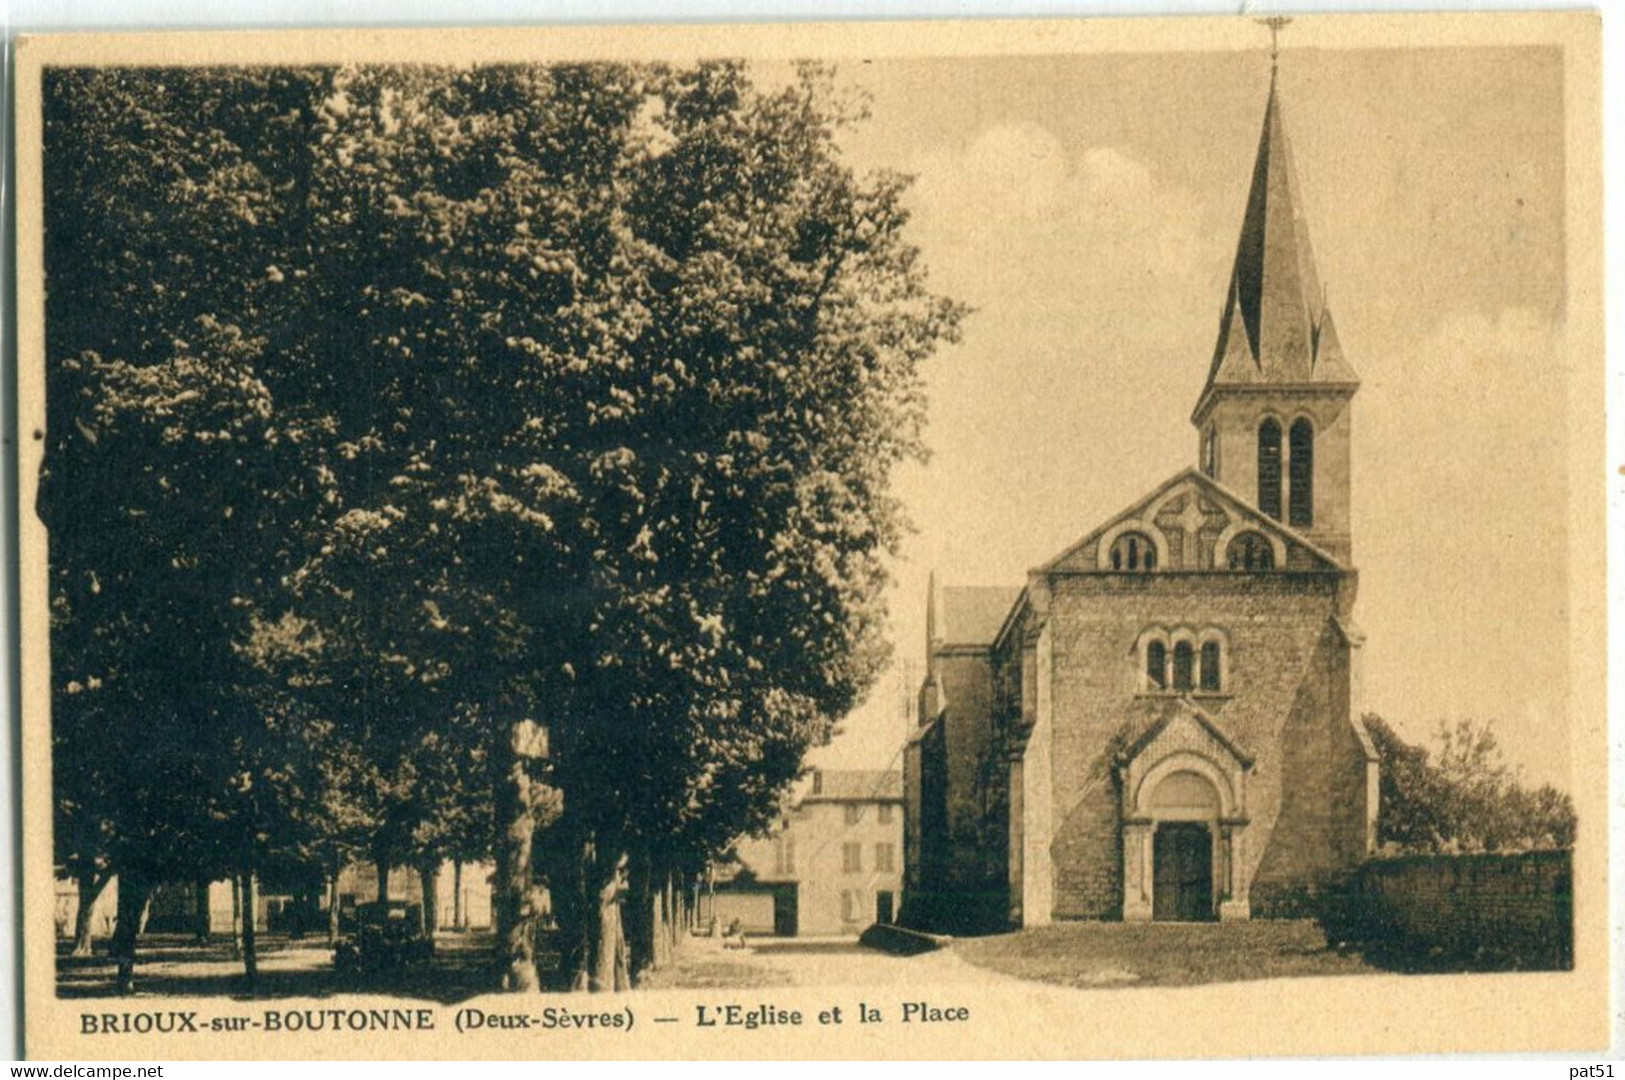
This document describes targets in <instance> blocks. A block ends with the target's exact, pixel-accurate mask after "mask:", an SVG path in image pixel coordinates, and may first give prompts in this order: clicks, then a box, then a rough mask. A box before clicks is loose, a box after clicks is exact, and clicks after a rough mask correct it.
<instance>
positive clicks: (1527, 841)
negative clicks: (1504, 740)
mask: <svg viewBox="0 0 1625 1080" xmlns="http://www.w3.org/2000/svg"><path fill="white" fill-rule="evenodd" d="M1365 725H1366V730H1367V731H1369V732H1370V733H1371V739H1372V742H1374V743H1375V744H1376V747H1377V753H1378V756H1379V758H1380V764H1381V767H1382V780H1381V788H1382V790H1381V803H1380V806H1381V809H1380V811H1379V814H1378V817H1377V842H1378V844H1379V845H1380V846H1381V847H1382V848H1383V849H1384V850H1386V851H1389V852H1399V853H1410V852H1441V851H1518V850H1527V849H1531V848H1566V847H1570V846H1572V845H1573V843H1574V830H1575V815H1574V802H1573V800H1572V799H1571V798H1570V797H1569V796H1568V795H1567V794H1565V793H1563V792H1561V791H1559V790H1558V789H1557V788H1555V787H1553V786H1552V785H1550V784H1543V785H1541V786H1540V787H1539V788H1535V789H1530V788H1527V787H1525V786H1524V785H1523V784H1522V783H1520V782H1519V781H1518V780H1517V778H1516V777H1515V776H1514V775H1513V773H1512V772H1511V770H1510V769H1509V768H1508V767H1507V765H1506V763H1505V762H1504V761H1503V759H1502V757H1501V751H1500V747H1499V744H1498V743H1497V742H1496V739H1495V734H1494V731H1493V729H1492V728H1491V726H1490V725H1488V724H1478V723H1474V722H1473V721H1470V720H1462V721H1458V722H1457V723H1456V724H1455V725H1453V726H1452V725H1448V724H1444V723H1441V724H1440V725H1439V729H1438V732H1437V734H1436V736H1435V746H1434V748H1433V749H1431V750H1430V749H1428V748H1427V747H1423V746H1415V745H1412V744H1410V743H1407V742H1406V741H1405V740H1403V739H1401V738H1400V737H1399V736H1398V735H1397V734H1396V733H1395V732H1394V730H1393V728H1392V727H1391V726H1389V724H1388V723H1387V721H1385V720H1384V719H1383V718H1382V717H1380V716H1376V715H1372V714H1368V715H1367V716H1366V717H1365Z"/></svg>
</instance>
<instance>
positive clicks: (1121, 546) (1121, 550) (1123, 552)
mask: <svg viewBox="0 0 1625 1080" xmlns="http://www.w3.org/2000/svg"><path fill="white" fill-rule="evenodd" d="M1156 568H1157V549H1156V547H1155V545H1153V544H1152V543H1151V538H1150V537H1148V536H1146V535H1145V534H1144V533H1137V532H1131V533H1124V534H1123V535H1122V536H1119V537H1118V538H1117V539H1116V540H1114V541H1112V569H1113V570H1131V571H1133V570H1155V569H1156Z"/></svg>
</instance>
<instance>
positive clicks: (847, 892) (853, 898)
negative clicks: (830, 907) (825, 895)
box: [841, 889, 858, 922]
mask: <svg viewBox="0 0 1625 1080" xmlns="http://www.w3.org/2000/svg"><path fill="white" fill-rule="evenodd" d="M841 921H842V922H857V921H858V894H857V893H855V892H853V891H852V890H851V889H842V890H841Z"/></svg>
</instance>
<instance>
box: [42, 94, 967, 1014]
mask: <svg viewBox="0 0 1625 1080" xmlns="http://www.w3.org/2000/svg"><path fill="white" fill-rule="evenodd" d="M50 89H51V91H52V92H51V94H50V95H49V96H50V98H51V102H52V104H51V110H52V112H51V116H52V117H54V123H55V127H54V128H53V127H51V126H48V136H49V145H50V146H54V147H57V148H58V149H57V150H56V151H55V152H54V154H53V153H52V152H51V151H50V150H49V149H48V155H47V158H48V168H54V169H55V170H57V172H58V173H60V174H61V175H60V177H59V178H58V180H59V182H60V183H62V184H63V185H64V189H65V190H66V191H67V192H68V196H67V197H64V198H62V199H58V200H55V201H54V203H53V205H54V206H55V207H56V208H57V209H58V213H57V215H56V216H55V217H53V219H52V220H51V221H50V222H48V223H47V229H48V232H47V243H48V251H49V252H50V255H49V256H48V272H49V273H50V275H51V281H50V282H49V285H50V296H51V303H52V305H53V306H52V309H51V312H50V318H51V322H52V339H51V343H50V349H51V357H52V375H51V387H50V393H51V403H52V415H51V424H52V443H51V451H52V452H51V455H50V457H49V459H48V463H47V481H48V482H47V484H46V486H45V488H44V489H43V491H44V493H43V495H42V512H43V513H44V514H45V516H46V518H47V523H48V525H49V526H50V527H51V529H52V543H53V549H52V558H53V570H54V572H55V575H56V577H55V581H56V586H57V588H56V592H55V594H54V596H53V602H54V604H55V605H56V608H57V610H58V613H59V618H58V621H57V624H56V625H57V635H58V636H57V637H56V638H55V639H54V641H53V645H54V649H55V651H56V653H57V654H58V655H61V656H64V657H67V658H69V659H68V663H67V664H65V665H64V666H62V667H61V668H59V672H58V674H59V680H58V681H59V685H60V688H61V689H60V690H59V693H58V694H57V697H56V705H57V710H58V717H57V724H58V733H59V735H60V736H61V739H60V742H62V743H71V747H68V752H64V753H61V754H59V762H58V777H57V780H58V787H59V793H67V794H71V795H72V798H71V799H59V803H60V805H61V806H62V808H63V813H62V815H61V817H60V820H59V838H63V837H78V836H91V837H96V836H105V835H107V834H108V833H109V831H111V832H112V833H113V834H115V835H117V836H118V837H120V838H121V840H122V839H127V840H128V843H126V844H125V849H124V850H120V849H115V848H110V850H111V851H114V855H113V861H114V862H115V863H121V864H122V863H123V862H124V861H125V860H129V859H133V858H135V857H137V854H136V853H137V852H138V851H139V850H142V849H145V848H146V847H147V846H149V845H150V844H151V843H153V842H154V834H153V832H152V829H151V828H149V827H148V826H152V827H157V826H159V825H162V826H163V827H166V828H169V827H174V828H177V829H179V830H180V831H179V832H177V834H176V836H175V837H174V838H173V840H174V843H172V845H171V846H170V847H169V848H168V849H167V850H170V851H190V850H193V845H192V842H191V839H190V838H191V837H192V836H193V835H194V834H197V835H201V834H202V831H203V829H202V827H201V826H198V825H195V824H193V823H192V817H201V818H202V819H206V820H208V821H210V822H213V823H215V825H214V826H212V827H216V828H218V829H219V830H221V831H222V833H223V835H224V836H225V837H226V839H224V840H222V841H220V844H221V845H222V846H223V851H224V852H225V854H224V855H223V856H222V858H223V859H224V860H225V861H226V862H229V863H230V864H231V865H232V866H234V867H239V868H242V867H247V868H252V866H253V865H254V864H255V863H256V862H257V861H263V860H265V859H268V858H271V857H272V856H276V857H281V856H282V855H283V854H285V852H284V851H283V850H281V849H290V850H293V851H294V853H295V854H300V855H306V856H311V857H318V858H327V859H330V858H333V857H336V856H337V855H338V854H341V853H349V852H353V851H355V850H358V849H360V848H363V847H370V849H371V853H372V855H373V857H375V858H377V859H378V860H379V861H380V862H385V863H388V862H393V861H397V860H398V861H401V862H413V861H422V862H424V863H425V864H426V865H427V863H429V862H430V861H432V859H433V858H434V857H435V856H436V855H439V854H451V855H453V856H456V855H459V854H471V853H476V852H477V851H478V850H479V849H480V848H481V847H482V846H483V843H484V841H486V840H488V839H494V840H495V841H496V848H497V851H496V853H497V855H498V864H499V884H500V885H501V887H502V888H501V893H502V895H501V896H499V898H498V913H499V922H500V924H501V926H500V927H499V928H500V930H501V931H502V934H501V938H502V942H503V949H504V953H505V955H504V958H503V965H502V966H503V968H504V970H505V971H506V973H507V975H506V978H507V981H508V983H509V984H510V985H513V986H520V987H522V986H527V985H532V984H533V983H534V978H535V976H534V972H533V970H531V958H530V956H529V954H528V941H529V939H530V927H529V921H528V920H529V914H530V913H529V910H528V906H527V896H528V894H529V891H530V888H531V882H532V880H533V879H534V878H535V877H537V876H538V875H540V876H542V877H544V878H545V879H546V881H547V883H548V885H549V887H550V888H551V889H552V891H553V894H554V903H555V910H556V911H557V912H558V914H559V916H560V920H561V923H562V924H563V935H564V941H565V953H566V955H567V957H568V958H569V966H570V968H571V971H570V972H569V975H570V977H571V979H572V981H573V982H575V983H576V984H578V985H586V984H587V983H589V982H593V983H595V984H598V985H605V986H609V985H615V984H617V983H618V982H619V981H620V980H621V979H622V978H624V976H625V973H626V972H625V969H626V967H627V963H628V960H630V963H631V966H633V967H638V966H642V965H643V964H646V963H648V962H650V961H651V960H652V959H654V958H655V953H656V951H657V946H656V943H655V941H654V938H655V937H656V936H657V931H656V929H655V927H654V926H653V925H652V924H651V921H650V919H648V918H646V917H645V916H647V915H649V914H650V913H653V912H658V911H659V910H661V907H660V903H659V900H658V897H659V895H662V894H665V895H669V893H670V882H671V880H672V875H673V874H675V873H677V872H679V871H681V870H683V869H684V868H686V867H690V866H693V865H695V864H697V863H698V862H699V861H701V860H703V859H704V858H705V857H706V856H707V855H709V854H711V853H714V852H716V851H718V850H720V849H721V848H723V847H724V846H725V845H726V844H727V843H728V842H729V840H731V838H732V837H733V836H735V835H736V834H738V833H739V832H741V831H743V830H746V829H750V828H753V827H756V826H759V825H760V824H761V823H762V822H763V821H765V820H766V819H767V817H768V816H769V815H771V814H772V812H773V810H774V809H775V807H776V802H777V798H778V795H779V793H780V792H781V790H782V789H783V786H784V785H785V784H786V783H787V782H788V781H789V780H790V779H791V778H793V777H794V775H795V774H796V772H797V771H798V769H799V768H800V765H801V761H802V758H803V755H804V754H805V752H806V750H807V749H808V748H809V747H810V746H813V745H815V744H817V743H818V742H820V741H822V740H823V739H825V738H827V736H828V732H829V730H830V726H831V724H832V721H833V719H834V718H836V717H838V716H840V715H841V714H842V713H843V712H844V711H846V710H847V709H849V708H850V707H851V706H852V705H853V704H854V703H855V702H856V701H857V700H858V699H859V697H860V696H861V695H862V694H863V693H864V692H865V690H866V689H867V686H868V684H869V682H870V681H871V679H872V678H873V675H874V672H875V671H876V669H877V666H878V665H879V663H880V662H881V661H882V660H883V655H882V651H881V646H880V642H881V637H880V634H879V630H880V625H881V622H882V619H883V616H884V612H883V610H882V608H881V606H880V596H881V593H882V586H883V585H884V582H885V574H886V570H885V560H886V557H887V556H888V554H889V553H891V552H893V551H894V550H895V548H896V545H897V543H898V541H899V538H900V536H901V534H902V529H903V522H902V520H901V515H900V513H899V509H898V506H897V503H896V500H895V499H894V497H893V496H892V494H891V491H890V476H891V472H892V469H893V467H894V466H895V465H896V464H897V463H898V462H900V461H902V460H904V459H906V458H908V457H910V456H913V455H917V454H919V453H920V450H921V447H920V429H921V427H922V424H923V419H924V416H923V409H924V404H923V398H922V395H921V391H920V373H919V365H920V363H921V362H922V361H923V360H924V359H925V358H926V357H927V356H928V355H929V354H930V353H931V352H932V351H933V349H934V348H935V347H936V345H937V344H938V343H939V342H940V341H942V340H944V339H946V338H951V337H952V335H953V334H954V332H955V329H956V325H957V321H958V319H959V316H960V311H959V309H958V308H957V307H956V306H955V305H953V304H951V303H949V302H946V301H944V300H941V299H939V298H936V297H933V296H931V295H930V294H929V292H928V291H927V290H926V288H925V285H924V275H923V270H922V269H921V268H920V266H919V265H918V260H917V253H916V252H915V251H914V249H913V248H911V247H910V246H909V245H908V244H907V243H906V242H905V241H904V240H903V238H902V233H901V230H902V227H903V224H904V221H905V215H904V213H903V211H902V209H901V207H900V203H899V197H900V193H901V190H902V183H901V181H899V180H898V179H897V178H895V177H888V176H880V177H871V178H859V177H857V176H855V175H854V174H853V173H852V171H851V170H850V169H849V168H848V167H846V166H845V165H844V164H843V163H842V162H841V160H840V155H839V151H838V145H837V141H836V139H837V131H838V129H839V128H840V127H841V126H842V125H844V124H846V123H848V122H849V121H850V120H852V119H853V117H852V116H850V115H848V113H847V112H845V111H844V110H843V109H842V108H841V107H840V106H839V105H838V104H837V103H836V101H835V98H834V96H833V94H832V92H831V87H830V82H829V79H828V77H827V75H826V74H825V73H823V72H819V71H816V70H812V69H804V70H801V71H799V72H798V73H797V74H796V76H795V77H794V78H792V79H790V80H788V81H785V82H784V83H783V85H781V86H779V87H777V88H773V89H764V88H760V87H758V86H756V85H754V84H753V82H752V80H751V78H750V77H749V75H748V73H747V72H746V71H745V69H744V68H743V67H741V66H740V65H736V64H706V65H701V66H699V67H696V68H692V69H681V70H672V69H667V68H663V67H658V66H625V65H590V66H560V67H482V68H473V69H459V70H452V69H435V68H409V69H408V68H362V69H345V70H338V71H333V70H311V71H266V72H258V73H249V74H246V75H245V74H242V73H224V72H209V71H187V72H181V71H164V72H144V73H139V74H137V73H130V72H111V73H106V72H104V73H77V72H75V73H64V74H63V75H61V76H59V77H58V78H57V80H56V81H55V82H54V83H53V85H52V86H51V87H50ZM92 145H93V146H94V152H93V153H86V152H85V148H86V147H90V146H92ZM155 266H156V267H158V269H157V270H156V271H153V270H152V268H153V267H155ZM149 271H152V272H151V273H150V276H143V275H146V274H148V273H149ZM99 310H111V311H112V314H110V315H109V316H108V317H107V318H105V319H104V318H100V317H97V316H96V315H95V314H94V313H95V312H97V311H99ZM132 477H133V478H135V479H136V480H137V481H138V482H136V483H133V484H132V483H131V478H132ZM114 585H116V589H114V590H113V591H112V592H111V593H110V594H109V592H108V590H109V588H110V587H111V586H114ZM154 631H156V632H157V633H158V635H159V637H160V639H161V640H160V641H154V640H153V633H154ZM176 648H179V649H181V650H195V651H196V652H197V654H198V656H197V659H196V660H195V661H194V662H192V663H191V665H190V666H188V667H183V668H181V669H179V670H180V671H182V672H184V677H183V678H177V677H176V675H177V668H176V667H175V666H174V664H173V663H171V662H170V661H169V658H168V655H167V654H168V653H169V652H170V651H172V650H174V649H176ZM98 665H100V667H105V668H106V669H107V672H106V673H104V674H95V678H96V679H97V680H98V682H97V684H96V693H95V694H94V695H92V694H90V693H87V692H81V691H83V690H84V688H85V687H88V686H90V683H89V682H88V679H89V678H90V677H91V674H92V673H94V672H97V671H98V670H99V667H98ZM115 669H116V670H115ZM115 675H116V676H117V677H116V678H115ZM75 687H78V688H79V689H78V690H75V689H74V688H75ZM92 699H94V701H95V706H96V707H95V709H92V708H90V707H89V703H90V702H91V701H92ZM154 715H161V717H162V721H161V722H162V723H163V724H165V725H169V727H168V728H166V729H165V731H166V738H167V737H168V735H169V734H173V735H175V736H185V735H187V734H188V733H190V734H191V736H193V737H192V738H191V739H190V740H188V739H186V738H184V737H181V738H177V739H176V740H175V741H176V745H177V746H178V747H180V748H181V749H180V751H179V752H180V753H181V755H182V757H183V758H184V759H185V760H184V762H183V764H184V765H185V767H186V768H187V769H189V770H191V771H190V772H189V773H187V774H186V775H188V776H189V777H191V780H190V781H189V782H188V783H187V785H186V786H185V787H181V788H177V789H175V790H176V792H177V793H178V794H177V795H176V796H175V803H176V804H175V805H174V806H170V805H168V804H167V803H165V802H163V801H162V799H155V798H154V796H153V795H152V793H151V792H150V791H148V792H146V794H144V795H143V796H142V798H143V799H144V800H145V801H144V802H142V801H141V800H136V802H137V803H139V804H140V805H141V806H142V809H141V811H140V813H139V814H136V815H134V817H135V818H136V819H138V820H137V822H136V823H135V824H132V823H131V822H129V821H126V820H125V819H126V818H130V817H131V816H132V815H131V813H130V810H129V807H130V806H131V805H133V804H132V803H131V800H130V799H129V798H127V797H126V796H124V795H122V794H120V795H115V796H113V797H112V798H110V799H109V798H107V797H106V781H107V779H108V778H109V777H113V778H116V777H119V776H121V775H123V774H125V773H128V772H135V773H138V774H142V775H145V774H146V773H147V772H148V771H150V770H148V769H147V768H146V767H145V766H139V765H138V766H135V767H134V768H132V767H131V766H130V764H129V762H128V761H127V760H125V759H123V758H117V757H116V758H113V759H112V763H111V764H110V765H109V767H108V768H106V769H97V768H94V767H92V768H89V769H81V768H80V766H79V764H78V763H77V759H78V757H80V756H82V755H78V754H76V753H75V752H73V751H75V750H77V748H79V747H81V746H83V745H86V744H85V741H84V740H85V739H87V738H89V737H90V736H89V730H90V729H91V728H93V727H95V726H96V725H98V724H101V725H106V726H109V727H111V728H115V729H117V730H116V731H114V732H112V733H111V734H110V738H111V739H112V740H113V741H114V742H113V744H114V745H123V746H130V745H133V744H134V742H135V741H138V740H139V739H140V738H141V736H140V735H137V734H135V732H136V731H137V730H138V729H139V728H140V727H141V726H142V725H144V724H150V723H151V719H150V718H151V717H152V716H154ZM171 729H173V730H171ZM120 739H124V740H130V741H129V742H125V743H122V744H121V743H118V742H117V740H120ZM544 751H545V760H544ZM81 772H83V773H84V775H83V776H81V775H80V773H81ZM147 786H148V788H157V789H163V785H162V784H161V783H160V784H156V785H155V784H151V783H149V784H148V785H147ZM165 790H167V789H165ZM166 797H167V796H166ZM97 808H101V811H107V810H108V809H109V808H111V810H110V816H111V818H112V819H117V820H116V822H115V824H116V827H111V828H110V827H109V826H108V825H107V823H106V819H105V818H104V817H98V813H100V812H101V811H98V809H97ZM487 809H489V811H490V812H491V813H492V815H493V818H492V820H491V821H490V824H489V827H488V828H486V829H481V828H479V827H477V826H475V825H474V824H473V823H472V821H471V818H472V816H473V815H475V814H481V815H483V813H485V812H486V810H487ZM189 815H190V816H189ZM174 823H179V824H174ZM136 824H139V825H140V827H139V828H138V827H136ZM143 830H146V831H143ZM538 831H540V834H541V838H542V844H541V846H540V848H538V849H537V852H538V854H539V855H540V856H542V857H541V858H539V859H537V860H532V859H531V857H530V856H531V847H532V842H533V838H534V837H535V836H536V835H537V834H538ZM234 842H236V843H237V846H236V847H234V846H233V843H234ZM69 846H70V847H72V846H75V845H74V844H72V843H70V844H69ZM79 846H83V844H80V845H79ZM273 848H276V849H278V850H276V851H273V850H271V849H273ZM100 856H101V853H90V854H88V855H86V856H79V855H75V857H77V858H81V859H83V858H86V857H100ZM66 857H67V856H66V855H65V856H64V858H66ZM160 869H161V868H160ZM628 881H629V882H630V886H631V888H632V892H633V896H632V904H631V908H630V916H631V918H632V923H633V925H632V929H633V931H634V933H633V939H632V955H631V956H630V957H628V956H627V955H626V954H625V952H624V950H623V948H622V945H621V942H620V930H619V923H618V914H619V910H620V906H619V904H618V899H617V898H618V897H619V895H620V891H621V889H622V888H623V886H625V885H626V884H627V883H628Z"/></svg>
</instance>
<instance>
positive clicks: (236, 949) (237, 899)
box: [231, 874, 243, 960]
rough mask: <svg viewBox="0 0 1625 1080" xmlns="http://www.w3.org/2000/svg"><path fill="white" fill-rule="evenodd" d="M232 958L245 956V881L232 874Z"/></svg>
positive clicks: (239, 958)
mask: <svg viewBox="0 0 1625 1080" xmlns="http://www.w3.org/2000/svg"><path fill="white" fill-rule="evenodd" d="M231 958H232V959H233V960H241V959H242V958H243V883H242V881H241V879H239V878H238V877H237V875H236V874H232V875H231Z"/></svg>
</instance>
